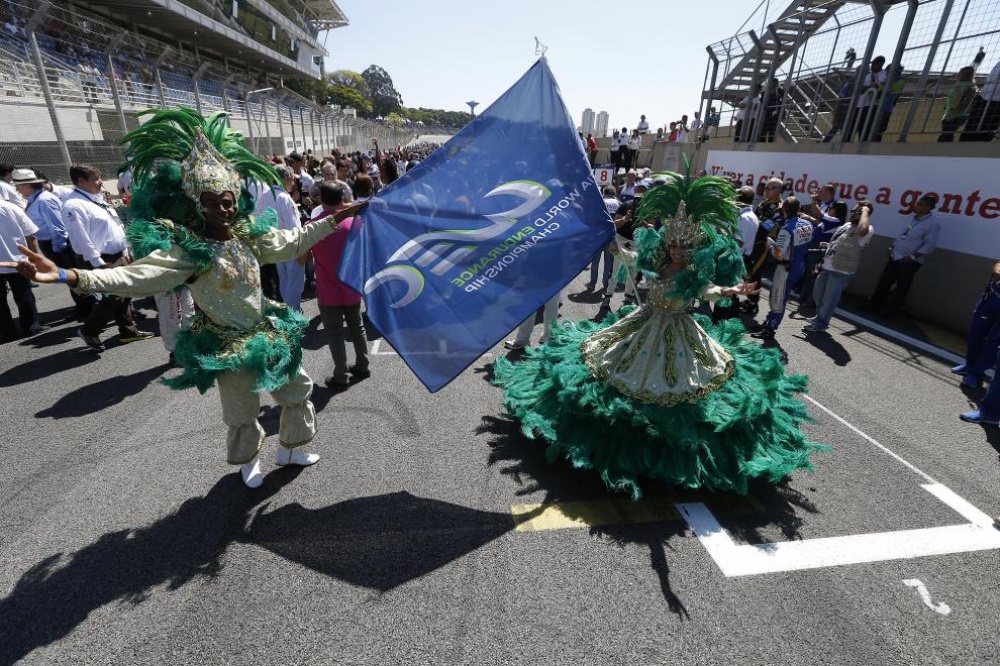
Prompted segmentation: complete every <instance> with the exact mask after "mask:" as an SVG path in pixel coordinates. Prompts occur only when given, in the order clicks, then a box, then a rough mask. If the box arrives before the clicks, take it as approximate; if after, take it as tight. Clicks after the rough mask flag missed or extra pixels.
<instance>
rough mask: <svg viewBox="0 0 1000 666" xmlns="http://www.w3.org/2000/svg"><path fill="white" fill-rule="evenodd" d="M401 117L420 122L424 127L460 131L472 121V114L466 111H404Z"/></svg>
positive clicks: (421, 109)
mask: <svg viewBox="0 0 1000 666" xmlns="http://www.w3.org/2000/svg"><path fill="white" fill-rule="evenodd" d="M402 114H403V117H404V118H406V119H407V120H409V121H411V122H421V123H423V124H425V125H440V126H442V127H447V128H449V129H456V130H458V129H462V128H463V127H465V126H466V125H468V124H469V123H470V122H471V121H472V114H471V113H468V112H467V111H445V110H443V109H424V108H417V109H406V108H404V109H403V110H402Z"/></svg>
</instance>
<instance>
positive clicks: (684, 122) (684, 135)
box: [677, 115, 690, 143]
mask: <svg viewBox="0 0 1000 666" xmlns="http://www.w3.org/2000/svg"><path fill="white" fill-rule="evenodd" d="M688 134H690V132H689V130H688V117H687V116H686V115H684V116H681V120H680V122H679V123H677V142H678V143H687V140H688Z"/></svg>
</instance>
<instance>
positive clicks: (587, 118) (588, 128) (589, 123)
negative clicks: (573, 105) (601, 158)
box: [580, 109, 596, 136]
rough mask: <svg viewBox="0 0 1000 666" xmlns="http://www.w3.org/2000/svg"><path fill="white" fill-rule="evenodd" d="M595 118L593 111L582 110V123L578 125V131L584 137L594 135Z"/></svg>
mask: <svg viewBox="0 0 1000 666" xmlns="http://www.w3.org/2000/svg"><path fill="white" fill-rule="evenodd" d="M595 118H596V116H595V114H594V110H593V109H584V110H583V122H581V123H580V131H581V132H583V135H584V136H587V135H588V134H593V133H594V120H595Z"/></svg>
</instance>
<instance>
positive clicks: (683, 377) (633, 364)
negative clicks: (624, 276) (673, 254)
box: [581, 279, 735, 405]
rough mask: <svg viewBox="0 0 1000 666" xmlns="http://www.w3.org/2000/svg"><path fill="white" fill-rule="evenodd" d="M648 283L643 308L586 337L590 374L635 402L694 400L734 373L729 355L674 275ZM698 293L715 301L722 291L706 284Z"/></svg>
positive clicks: (672, 402)
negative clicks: (677, 288)
mask: <svg viewBox="0 0 1000 666" xmlns="http://www.w3.org/2000/svg"><path fill="white" fill-rule="evenodd" d="M649 282H650V284H649V294H648V297H647V299H646V307H644V308H639V309H637V310H635V311H634V312H632V313H631V314H629V315H626V316H625V317H623V318H622V319H621V320H620V321H618V322H617V323H615V324H613V325H611V326H609V327H608V328H606V329H604V330H602V331H599V332H598V333H595V334H594V335H592V336H591V337H589V338H587V340H585V341H584V343H583V344H582V345H581V352H582V354H583V359H584V361H585V362H586V364H587V366H588V367H589V368H590V370H591V372H592V373H593V374H594V377H596V378H597V379H599V380H601V381H604V382H607V383H608V384H610V385H612V386H614V387H615V388H616V389H618V391H620V392H621V393H622V394H624V395H627V396H628V397H630V398H634V399H635V400H639V401H641V402H646V403H652V404H658V405H676V404H678V403H682V402H697V401H698V400H701V399H702V398H704V397H705V396H707V395H708V394H709V393H711V392H712V391H714V390H716V389H717V388H719V386H721V385H722V383H723V382H725V381H726V380H727V379H729V378H730V377H731V376H732V374H733V371H734V370H735V364H734V362H733V357H732V356H731V355H730V354H729V352H727V351H726V350H725V349H724V348H723V347H722V345H720V344H719V343H718V342H716V341H715V340H713V339H712V337H711V336H710V335H709V334H708V333H707V332H706V331H705V329H703V328H702V327H701V326H699V325H698V322H697V321H695V319H694V317H692V316H691V314H690V313H689V312H688V309H689V307H690V306H691V305H692V303H690V302H689V301H688V300H687V299H684V298H682V297H680V296H678V295H676V294H675V293H674V281H673V280H672V279H659V280H658V279H651V280H650V281H649ZM702 296H703V297H704V298H705V299H706V300H716V299H718V298H721V297H722V289H721V288H720V287H716V286H714V285H712V286H709V287H707V288H706V289H703V290H702Z"/></svg>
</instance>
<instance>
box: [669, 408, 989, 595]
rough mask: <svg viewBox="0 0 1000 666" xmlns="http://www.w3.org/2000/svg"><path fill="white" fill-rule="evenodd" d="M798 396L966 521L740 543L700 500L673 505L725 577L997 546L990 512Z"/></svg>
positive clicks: (829, 412)
mask: <svg viewBox="0 0 1000 666" xmlns="http://www.w3.org/2000/svg"><path fill="white" fill-rule="evenodd" d="M803 397H804V398H805V399H806V400H808V401H809V402H811V403H812V404H814V405H815V406H816V407H818V408H819V409H821V410H822V411H824V412H825V413H827V414H829V415H830V416H831V417H833V418H834V419H835V420H837V421H838V422H839V423H841V424H843V425H844V426H846V427H847V428H849V429H850V430H851V431H852V432H854V433H855V434H857V435H859V436H861V437H862V438H863V439H865V441H867V442H868V443H870V444H872V445H874V446H875V447H877V448H879V449H881V450H882V451H883V452H885V453H887V454H888V455H889V456H891V457H892V458H894V459H895V460H896V461H898V462H900V463H902V464H903V465H904V466H905V467H907V468H908V469H909V470H911V471H912V472H914V473H915V474H917V475H918V476H920V477H921V478H922V479H923V480H924V481H925V483H922V484H921V485H920V487H921V488H923V489H924V490H926V491H927V492H929V493H930V494H932V495H934V496H935V497H937V498H938V500H940V501H941V502H944V504H946V505H947V506H948V507H950V508H951V509H952V510H953V511H954V512H955V513H957V514H958V515H960V516H962V517H963V518H964V519H965V520H966V521H967V522H965V523H962V524H959V525H948V526H945V527H930V528H925V529H915V530H902V531H898V532H879V533H874V534H855V535H850V536H840V537H829V538H823V539H804V540H799V541H787V542H780V543H766V544H747V545H739V544H737V543H735V542H734V541H733V539H732V538H731V537H730V536H729V534H728V533H727V532H726V531H725V530H724V529H723V528H722V526H721V525H720V524H719V521H718V520H716V518H715V516H714V515H713V514H712V512H711V511H709V509H708V507H707V506H705V504H704V503H703V502H692V503H687V504H678V505H677V510H678V511H679V512H680V514H681V515H682V516H683V517H684V520H685V521H687V523H688V525H690V526H691V529H692V530H693V531H694V533H695V535H696V536H697V537H698V539H699V540H700V541H701V543H702V545H703V546H704V547H705V549H706V550H707V551H708V553H709V554H710V555H711V556H712V559H714V560H715V563H716V565H718V567H719V569H720V570H721V571H722V573H723V574H725V575H726V576H730V577H732V576H754V575H758V574H766V573H778V572H782V571H797V570H800V569H819V568H822V567H835V566H841V565H845V564H862V563H865V562H882V561H886V560H902V559H911V558H915V557H926V556H928V555H949V554H953V553H968V552H973V551H980V550H993V549H997V548H1000V530H998V529H996V528H995V527H994V525H993V518H991V517H990V516H989V515H987V514H986V513H984V512H983V511H980V510H979V509H977V508H976V507H974V506H973V505H972V504H970V503H969V502H968V501H966V500H965V499H963V498H961V497H959V496H958V495H957V494H956V493H955V492H954V491H952V490H951V489H950V488H948V487H947V486H945V485H944V484H941V483H938V482H937V481H935V480H934V479H933V478H932V477H931V476H930V475H929V474H927V473H925V472H923V471H922V470H920V469H918V468H917V467H916V466H915V465H913V464H911V463H910V462H908V461H907V460H905V459H903V458H902V457H900V456H899V455H897V454H896V453H894V452H893V451H890V450H889V449H888V448H886V447H885V446H883V445H882V444H880V443H879V442H877V441H876V440H875V439H874V438H873V437H871V436H870V435H868V434H867V433H865V432H862V431H861V430H859V429H858V428H856V427H855V426H854V425H852V424H851V423H849V422H848V421H847V420H845V419H843V418H842V417H840V416H839V415H837V414H835V413H834V412H832V411H831V410H829V409H828V408H827V407H825V406H824V405H822V404H821V403H819V402H818V401H816V400H815V399H813V398H811V397H809V396H803Z"/></svg>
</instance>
